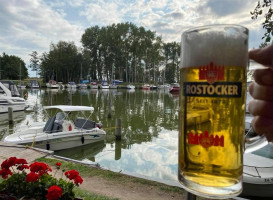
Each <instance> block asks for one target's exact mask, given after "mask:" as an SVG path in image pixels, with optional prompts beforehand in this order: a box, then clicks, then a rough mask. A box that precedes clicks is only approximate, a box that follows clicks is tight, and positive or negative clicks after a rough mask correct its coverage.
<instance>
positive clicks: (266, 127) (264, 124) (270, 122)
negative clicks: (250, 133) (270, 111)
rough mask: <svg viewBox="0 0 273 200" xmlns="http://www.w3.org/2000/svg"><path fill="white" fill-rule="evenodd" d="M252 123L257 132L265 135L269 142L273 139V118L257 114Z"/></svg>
mask: <svg viewBox="0 0 273 200" xmlns="http://www.w3.org/2000/svg"><path fill="white" fill-rule="evenodd" d="M251 124H252V127H253V129H254V131H255V132H256V133H257V134H259V135H264V136H265V137H266V139H267V140H268V141H269V142H272V141H273V119H270V118H264V117H261V116H256V117H254V118H253V120H252V122H251Z"/></svg>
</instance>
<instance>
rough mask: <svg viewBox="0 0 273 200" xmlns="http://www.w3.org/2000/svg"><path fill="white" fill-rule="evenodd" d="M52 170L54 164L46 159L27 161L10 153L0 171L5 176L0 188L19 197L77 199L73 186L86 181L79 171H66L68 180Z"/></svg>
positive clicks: (58, 163) (59, 165) (53, 199)
mask: <svg viewBox="0 0 273 200" xmlns="http://www.w3.org/2000/svg"><path fill="white" fill-rule="evenodd" d="M56 167H57V170H59V169H60V167H61V162H57V163H56ZM27 171H28V173H27ZM50 172H52V169H51V167H50V166H49V165H47V164H45V163H43V162H34V163H32V164H30V165H28V163H27V161H26V160H25V159H21V158H16V157H10V158H9V159H7V160H5V161H3V162H2V164H1V170H0V175H1V176H2V178H3V179H4V180H3V181H2V182H1V183H0V192H1V193H5V194H9V195H11V196H16V197H18V198H21V197H23V198H34V199H48V200H66V199H74V197H75V194H74V192H73V188H74V186H79V184H81V183H82V182H83V179H82V178H81V176H80V175H79V172H77V171H76V170H70V171H66V172H65V173H64V175H65V177H66V179H67V180H64V179H62V178H60V179H57V178H55V177H54V176H52V175H50V174H49V173H50ZM56 172H57V171H56ZM56 172H55V174H56Z"/></svg>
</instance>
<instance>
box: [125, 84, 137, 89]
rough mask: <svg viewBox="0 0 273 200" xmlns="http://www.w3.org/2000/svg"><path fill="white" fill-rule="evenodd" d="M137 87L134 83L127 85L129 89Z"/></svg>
mask: <svg viewBox="0 0 273 200" xmlns="http://www.w3.org/2000/svg"><path fill="white" fill-rule="evenodd" d="M135 88H136V87H135V86H134V85H131V84H129V85H127V89H135Z"/></svg>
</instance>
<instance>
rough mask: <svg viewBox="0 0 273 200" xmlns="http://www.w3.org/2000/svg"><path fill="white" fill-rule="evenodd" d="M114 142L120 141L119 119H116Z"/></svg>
mask: <svg viewBox="0 0 273 200" xmlns="http://www.w3.org/2000/svg"><path fill="white" fill-rule="evenodd" d="M116 140H121V119H116Z"/></svg>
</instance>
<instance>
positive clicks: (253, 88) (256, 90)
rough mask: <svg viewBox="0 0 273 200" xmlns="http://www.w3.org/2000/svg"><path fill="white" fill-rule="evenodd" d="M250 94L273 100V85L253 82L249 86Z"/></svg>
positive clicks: (260, 98) (255, 97)
mask: <svg viewBox="0 0 273 200" xmlns="http://www.w3.org/2000/svg"><path fill="white" fill-rule="evenodd" d="M248 91H249V94H250V95H251V96H252V97H253V98H254V99H259V100H265V101H273V87H272V86H266V85H259V84H257V83H256V82H253V83H251V84H250V85H249V87H248Z"/></svg>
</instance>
